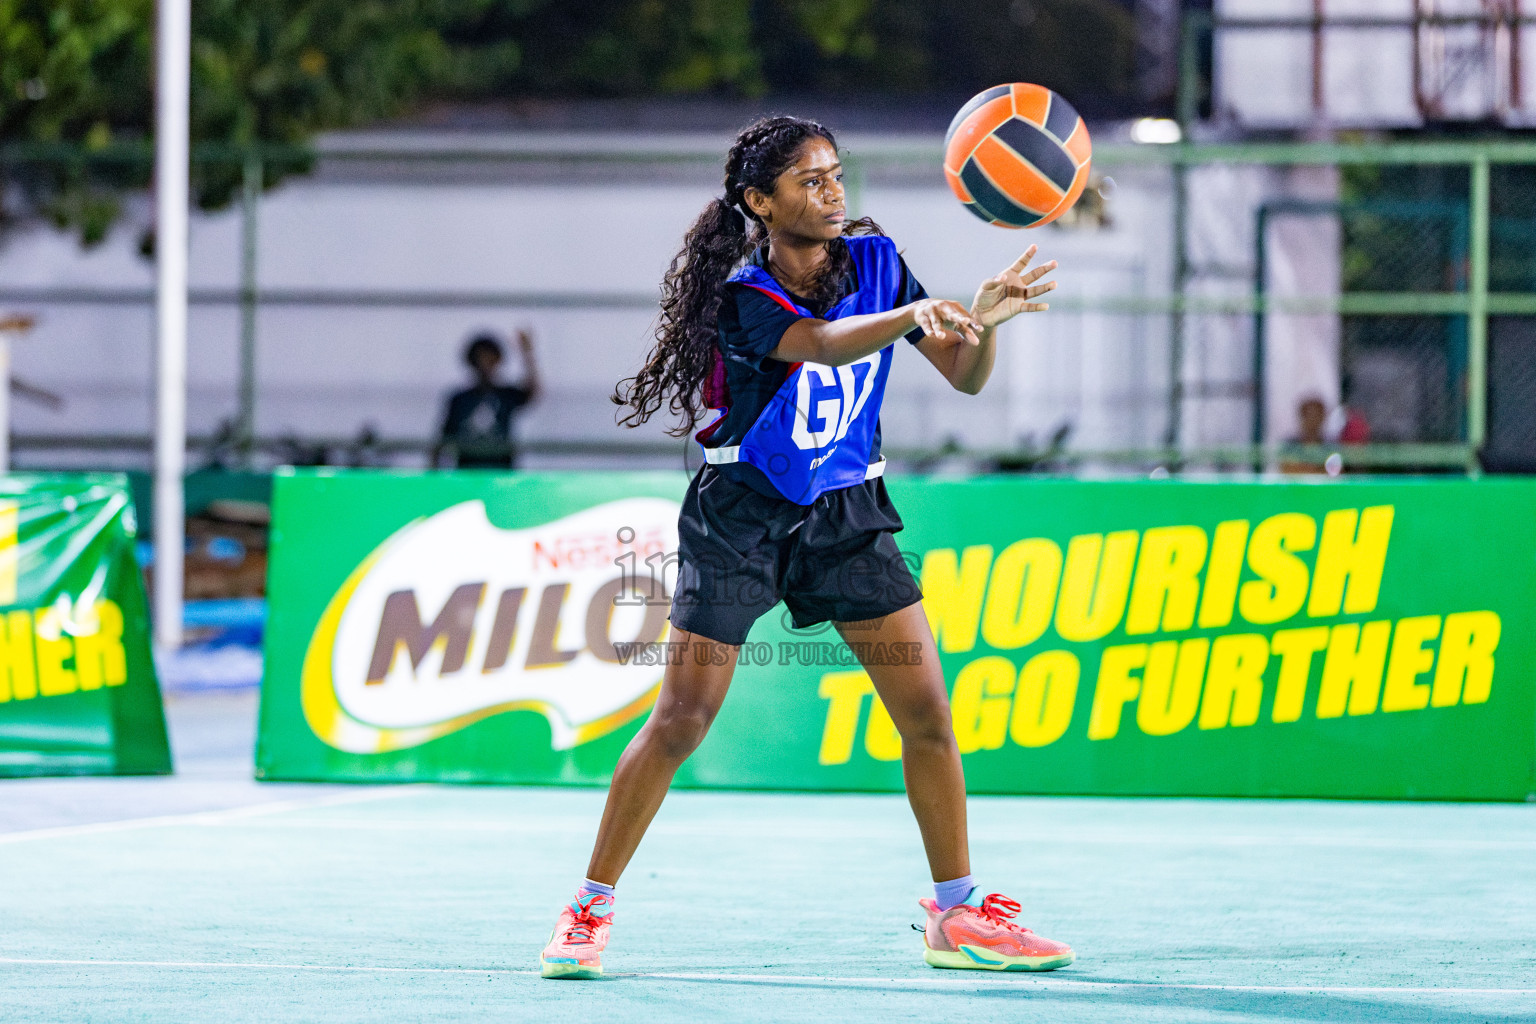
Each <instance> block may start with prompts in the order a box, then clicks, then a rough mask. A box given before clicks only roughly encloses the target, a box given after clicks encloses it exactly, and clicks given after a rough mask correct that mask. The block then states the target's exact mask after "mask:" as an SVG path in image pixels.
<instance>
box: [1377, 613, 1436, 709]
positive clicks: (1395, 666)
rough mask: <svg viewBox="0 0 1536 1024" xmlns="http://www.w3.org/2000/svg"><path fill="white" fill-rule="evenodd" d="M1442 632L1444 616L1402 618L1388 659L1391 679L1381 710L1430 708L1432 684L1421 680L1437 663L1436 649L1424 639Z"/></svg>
mask: <svg viewBox="0 0 1536 1024" xmlns="http://www.w3.org/2000/svg"><path fill="white" fill-rule="evenodd" d="M1439 635H1440V616H1438V615H1417V616H1414V617H1413V618H1410V619H1398V620H1397V630H1396V631H1395V632H1394V633H1393V634H1392V654H1391V656H1390V657H1389V658H1387V681H1386V684H1385V685H1384V686H1383V687H1382V690H1381V710H1383V711H1418V710H1419V709H1421V708H1426V707H1429V684H1428V683H1421V682H1419V681H1418V679H1419V676H1421V675H1423V674H1424V673H1425V672H1428V671H1429V670H1430V668H1431V667H1432V666H1433V665H1434V664H1435V652H1434V651H1426V650H1425V649H1424V642H1425V641H1426V640H1433V639H1434V638H1435V637H1437V636H1439Z"/></svg>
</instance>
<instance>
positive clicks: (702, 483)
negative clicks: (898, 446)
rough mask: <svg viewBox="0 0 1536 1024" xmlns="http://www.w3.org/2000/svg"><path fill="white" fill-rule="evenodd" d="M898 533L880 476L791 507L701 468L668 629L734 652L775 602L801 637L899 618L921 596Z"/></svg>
mask: <svg viewBox="0 0 1536 1024" xmlns="http://www.w3.org/2000/svg"><path fill="white" fill-rule="evenodd" d="M902 525H903V524H902V522H901V517H900V516H899V515H897V514H896V508H895V506H893V505H892V504H891V499H890V497H889V496H888V495H887V494H886V491H885V481H884V480H883V479H881V478H880V477H876V478H875V479H873V480H866V481H864V482H863V483H862V484H855V485H854V486H852V487H844V488H842V489H840V490H836V491H828V492H826V493H825V494H822V495H821V496H820V497H818V498H817V499H816V501H815V503H813V504H810V505H797V504H795V503H794V502H792V501H788V500H786V499H784V498H771V497H769V496H767V495H765V494H762V493H760V492H758V491H755V490H753V489H752V488H751V487H748V486H747V485H745V484H742V483H737V482H736V481H734V480H731V479H729V478H728V477H726V476H724V475H723V474H721V473H720V471H719V470H717V469H716V468H715V467H714V466H712V465H705V466H704V467H703V468H702V469H700V470H699V473H698V475H697V476H695V477H694V478H693V482H692V483H691V484H690V485H689V487H688V494H687V496H686V497H685V498H684V499H683V510H682V514H681V515H680V516H679V518H678V524H677V531H678V556H679V564H678V571H677V587H676V589H675V590H674V591H673V594H672V616H671V618H672V625H673V627H674V628H677V629H686V630H688V631H689V632H690V633H698V634H699V635H700V636H706V637H708V638H710V639H711V640H718V641H720V642H722V643H728V644H735V645H740V644H742V643H743V642H745V641H746V639H747V633H748V632H750V631H751V629H752V623H754V622H756V621H757V619H758V617H759V616H761V615H762V614H763V613H764V612H766V611H768V610H769V609H770V608H772V607H773V606H774V605H776V604H778V603H779V602H780V601H783V602H784V603H785V604H786V605H787V606H788V608H789V612H790V616H791V619H792V622H793V625H794V627H795V628H797V629H803V628H805V627H807V626H812V625H815V624H816V623H819V622H827V621H829V620H830V621H832V622H860V621H863V620H865V619H877V618H880V617H882V616H885V615H889V614H891V613H892V612H896V611H900V610H901V609H903V608H905V607H907V606H908V605H911V604H914V603H916V602H917V601H919V600H921V599H922V596H923V595H922V591H920V590H919V589H918V586H917V581H916V580H915V579H913V578H912V570H911V568H910V567H909V566H908V565H907V562H906V559H905V558H904V557H903V555H902V553H901V551H900V550H898V549H897V547H896V540H895V538H893V537H892V536H891V534H892V533H894V532H896V531H897V530H900V529H901V528H902Z"/></svg>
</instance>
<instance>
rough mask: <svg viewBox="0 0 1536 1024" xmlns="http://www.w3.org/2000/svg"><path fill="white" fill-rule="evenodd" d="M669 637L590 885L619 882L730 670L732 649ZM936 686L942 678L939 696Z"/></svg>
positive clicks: (716, 706)
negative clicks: (674, 651) (670, 653)
mask: <svg viewBox="0 0 1536 1024" xmlns="http://www.w3.org/2000/svg"><path fill="white" fill-rule="evenodd" d="M925 622H926V620H925ZM924 628H926V624H925V627H924ZM670 640H671V642H672V643H674V644H680V645H682V646H681V654H682V657H681V658H680V659H679V660H678V661H677V663H676V664H669V665H667V670H666V675H665V676H664V677H663V678H662V683H661V694H660V696H658V697H657V698H656V707H655V708H654V709H653V710H652V711H651V717H650V718H648V719H647V720H646V722H645V725H643V726H641V728H640V731H639V732H638V733H636V734H635V738H634V739H632V740H630V741H629V746H627V747H625V748H624V754H623V756H621V757H620V758H619V764H618V767H617V768H615V769H614V770H613V782H612V783H611V784H610V785H609V787H608V803H607V805H606V806H604V808H603V821H602V824H600V825H599V826H598V828H597V842H596V844H595V845H594V846H593V849H592V861H591V863H590V864H589V865H588V866H587V877H588V878H590V879H591V880H592V881H594V882H602V883H603V884H605V885H613V884H615V883H616V882H618V880H619V875H621V874H623V872H624V868H625V867H626V866H627V865H628V864H629V859H630V858H631V857H633V856H634V855H635V850H636V848H638V847H639V845H640V840H641V838H642V837H643V836H644V835H645V830H646V829H647V828H649V827H650V824H651V819H652V818H654V817H655V816H656V812H657V810H659V809H660V807H661V801H662V800H663V799H665V797H666V795H667V788H668V787H669V786H671V785H672V776H673V775H674V774H676V773H677V769H678V766H679V765H681V764H682V763H683V762H684V761H686V760H687V759H688V755H689V754H692V753H693V752H694V750H695V749H697V748H698V745H699V744H700V743H702V742H703V741H704V736H705V734H706V733H708V732H709V726H710V724H711V723H712V722H714V720H715V715H716V714H717V713H718V712H719V710H720V705H721V704H722V703H723V702H724V701H725V693H726V690H728V689H730V685H731V674H732V673H733V672H735V670H736V656H737V654H738V653H739V652H740V650H741V648H739V647H734V646H732V645H730V644H723V643H720V642H718V641H716V640H710V639H708V638H707V637H702V636H699V635H698V634H696V633H690V632H688V631H687V630H681V629H674V630H673V631H672V636H671V638H670ZM701 644H702V645H707V647H708V651H707V653H706V654H705V655H704V656H703V657H700V656H699V655H698V654H697V652H696V651H695V647H696V646H698V645H701ZM700 662H703V664H700ZM942 689H943V687H942V681H941V684H940V692H941V694H942ZM948 877H953V876H948Z"/></svg>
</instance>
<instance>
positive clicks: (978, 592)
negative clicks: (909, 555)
mask: <svg viewBox="0 0 1536 1024" xmlns="http://www.w3.org/2000/svg"><path fill="white" fill-rule="evenodd" d="M991 567H992V547H991V545H989V544H977V545H974V546H973V547H968V548H966V549H965V551H964V552H962V553H961V555H960V557H959V559H956V557H955V549H954V548H935V549H934V550H932V551H929V552H927V553H926V554H925V555H923V568H922V572H921V574H920V575H921V581H920V582H921V585H922V588H923V611H924V612H926V613H927V615H928V628H929V629H931V630H932V631H933V639H934V641H935V642H936V643H937V644H938V646H939V650H941V651H949V652H951V653H953V652H955V651H969V650H971V649H972V648H974V647H975V646H976V627H977V624H978V623H979V622H980V621H981V599H982V596H983V595H984V594H985V593H986V591H987V571H988V570H989V569H990V568H991Z"/></svg>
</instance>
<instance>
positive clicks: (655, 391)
mask: <svg viewBox="0 0 1536 1024" xmlns="http://www.w3.org/2000/svg"><path fill="white" fill-rule="evenodd" d="M811 139H825V140H826V141H827V142H829V143H830V144H831V145H832V148H833V149H836V148H837V140H836V139H835V138H833V137H832V133H831V132H830V131H829V130H827V128H825V127H824V126H822V125H820V124H818V123H816V122H815V121H807V120H805V119H803V118H798V117H765V118H762V119H761V120H758V121H755V122H753V123H752V124H750V125H748V126H747V127H746V128H743V129H742V130H741V133H740V134H738V135H737V136H736V142H735V144H734V145H732V146H731V151H730V153H728V154H727V155H726V158H725V194H724V196H722V197H721V198H719V199H714V200H712V201H711V202H710V204H709V205H708V206H706V207H704V212H702V213H700V214H699V216H698V219H697V220H695V221H694V222H693V227H691V228H689V229H688V234H687V235H685V236H684V237H683V248H682V250H681V251H680V252H678V254H677V255H676V256H674V257H673V258H672V265H671V266H670V267H668V268H667V274H666V277H664V278H663V279H662V283H661V316H660V317H659V318H658V319H657V322H656V347H655V348H653V349H652V350H651V354H650V356H649V357H648V358H647V359H646V361H645V365H644V366H643V367H641V369H640V372H639V373H637V374H635V375H634V376H633V377H628V378H626V379H624V380H622V381H620V382H619V385H618V387H616V388H615V389H614V393H613V403H614V404H615V405H618V406H624V407H626V408H627V409H628V411H627V412H625V413H623V414H622V415H620V417H619V423H620V424H622V425H624V426H626V427H638V426H639V425H640V424H642V423H644V422H645V421H646V420H648V419H650V418H651V416H653V415H654V414H655V413H656V411H657V410H658V409H660V408H661V406H662V403H663V402H665V403H666V405H667V408H668V410H669V411H670V412H672V413H674V414H675V415H677V416H678V417H679V419H680V420H681V422H680V423H679V424H678V425H677V426H675V427H673V428H671V429H670V430H668V431H667V433H669V434H671V435H673V436H674V437H682V436H683V435H685V434H687V433H688V432H689V431H691V430H692V429H693V427H694V425H695V424H697V423H698V421H699V419H700V417H702V416H703V415H704V412H705V410H706V409H707V408H708V407H709V404H708V401H707V399H708V398H711V397H713V396H712V395H711V396H707V395H706V394H705V390H706V385H707V384H709V383H710V381H711V378H712V377H714V375H715V372H716V365H717V362H718V361H719V358H720V355H719V351H720V350H719V346H718V345H716V343H715V342H716V316H717V315H718V313H719V311H720V300H721V298H722V297H723V296H724V294H725V281H726V278H728V277H730V275H731V272H732V271H734V270H735V269H736V268H737V267H738V266H740V265H741V263H742V261H743V260H744V259H746V257H747V256H749V255H750V254H751V253H752V252H753V251H754V250H755V249H757V247H758V246H760V245H762V244H763V243H765V242H766V241H767V240H768V232H767V230H766V229H765V228H764V226H763V223H762V221H760V220H758V218H757V215H756V214H754V213H753V212H752V209H751V207H749V206H748V205H747V202H746V199H745V196H746V192H747V189H749V188H755V189H757V190H758V191H760V192H763V193H765V194H768V195H772V194H773V191H774V185H775V183H776V182H777V181H778V177H779V175H780V174H782V173H784V171H785V169H786V168H788V167H789V165H790V164H791V163H793V162H794V159H795V155H796V154H797V153H799V151H800V147H801V146H803V145H805V143H806V142H808V141H810V140H811ZM843 234H845V235H854V234H883V232H882V231H881V230H880V226H879V225H878V224H876V223H875V222H874V221H872V220H870V219H869V218H868V217H864V218H860V219H859V220H855V221H850V222H848V223H847V224H846V225H844V227H843ZM852 268H853V256H852V254H850V253H849V251H848V246H847V245H846V244H845V243H844V242H843V240H842V238H834V239H832V240H831V241H829V242H828V243H827V259H826V260H825V261H824V262H823V263H822V267H821V270H820V271H819V272H818V273H817V275H816V278H815V280H814V281H813V282H812V285H811V287H810V288H809V289H808V291H809V293H810V294H808V295H806V296H805V298H807V299H809V300H810V302H811V308H812V311H813V312H815V311H819V310H825V309H826V308H827V307H829V306H830V305H832V303H834V302H836V301H837V300H838V299H839V298H840V297H841V296H840V295H839V294H838V290H839V288H840V287H841V286H842V282H843V280H844V278H845V277H846V276H847V275H848V273H849V271H850V270H852Z"/></svg>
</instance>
